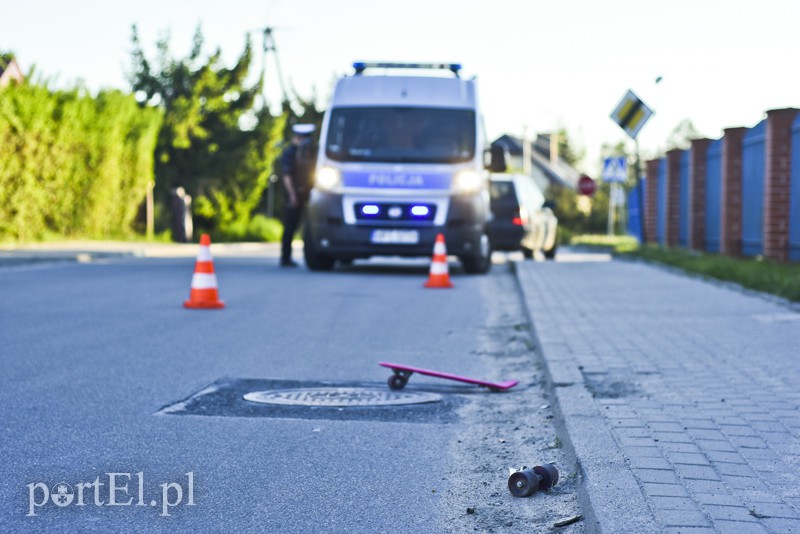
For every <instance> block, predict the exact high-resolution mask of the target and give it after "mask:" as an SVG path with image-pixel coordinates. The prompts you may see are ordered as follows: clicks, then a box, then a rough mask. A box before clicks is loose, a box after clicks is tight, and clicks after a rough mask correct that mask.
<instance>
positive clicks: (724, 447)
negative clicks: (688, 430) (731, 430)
mask: <svg viewBox="0 0 800 534" xmlns="http://www.w3.org/2000/svg"><path fill="white" fill-rule="evenodd" d="M695 443H696V444H697V446H698V447H700V448H701V449H703V450H704V451H721V452H737V450H738V449H737V448H736V447H734V446H733V444H732V443H730V442H728V441H709V440H704V439H698V440H695Z"/></svg>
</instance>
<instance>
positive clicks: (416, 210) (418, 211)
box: [411, 206, 431, 217]
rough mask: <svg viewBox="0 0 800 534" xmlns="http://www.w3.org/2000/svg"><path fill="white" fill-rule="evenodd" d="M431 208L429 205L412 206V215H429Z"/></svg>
mask: <svg viewBox="0 0 800 534" xmlns="http://www.w3.org/2000/svg"><path fill="white" fill-rule="evenodd" d="M430 212H431V210H430V209H429V208H428V206H414V207H412V208H411V215H413V216H414V217H427V216H428V214H429V213H430Z"/></svg>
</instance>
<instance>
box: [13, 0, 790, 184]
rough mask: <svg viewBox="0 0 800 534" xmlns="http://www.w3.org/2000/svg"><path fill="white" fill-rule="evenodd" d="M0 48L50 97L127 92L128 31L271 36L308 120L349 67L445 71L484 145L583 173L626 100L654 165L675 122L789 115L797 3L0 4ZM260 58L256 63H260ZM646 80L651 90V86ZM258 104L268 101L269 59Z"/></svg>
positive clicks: (591, 168) (181, 36)
mask: <svg viewBox="0 0 800 534" xmlns="http://www.w3.org/2000/svg"><path fill="white" fill-rule="evenodd" d="M4 3H5V4H7V5H5V6H3V8H2V10H1V11H0V12H2V13H3V19H4V21H3V24H2V29H1V30H0V51H13V52H14V53H15V54H16V56H17V60H18V63H19V64H20V66H21V68H22V69H23V71H24V72H28V70H29V69H30V68H31V66H33V65H35V66H36V72H37V73H38V74H39V75H40V76H43V77H46V78H48V79H49V80H51V84H53V85H55V86H70V85H72V84H74V83H76V82H80V83H83V84H84V85H85V86H86V87H88V88H89V89H90V90H92V91H95V90H98V89H101V88H119V89H128V83H127V81H126V75H125V74H126V71H127V70H128V69H129V66H130V50H131V44H130V36H131V25H132V24H134V23H135V24H137V25H138V27H139V34H140V38H141V41H142V43H143V45H144V47H145V51H146V52H147V53H149V54H150V56H151V57H152V56H153V54H154V49H155V46H154V44H155V42H156V40H157V38H158V36H159V35H161V34H163V33H164V32H165V31H169V32H170V35H171V43H172V50H173V51H174V53H175V54H177V55H180V56H183V55H185V54H187V53H188V51H189V49H190V46H191V38H192V35H193V33H194V30H195V28H196V26H197V25H198V23H199V24H201V26H202V29H203V33H204V35H205V39H206V51H207V52H211V51H212V50H213V49H214V48H217V47H219V48H220V49H221V50H222V53H223V59H224V60H225V61H226V62H228V64H232V63H233V62H234V61H235V59H236V57H237V56H238V55H239V54H240V53H241V51H242V50H243V48H244V43H245V39H246V37H247V35H248V34H249V35H251V37H252V39H253V44H254V45H255V46H256V48H257V49H258V50H260V47H261V31H260V30H261V29H263V28H264V27H265V26H270V27H273V28H275V29H274V38H275V44H276V47H277V50H278V58H279V60H280V64H281V68H282V71H283V76H284V78H285V80H286V83H287V84H288V85H290V86H291V87H294V88H295V89H296V90H297V92H298V93H299V94H301V95H304V96H310V95H311V94H313V92H314V91H315V92H316V94H317V95H318V98H319V100H320V104H321V106H322V107H325V106H326V105H327V103H326V101H327V98H328V97H329V95H330V92H331V88H332V85H333V82H334V80H335V79H336V78H337V77H338V76H341V75H343V74H349V73H351V72H352V68H351V65H352V62H353V61H354V60H383V61H405V62H431V61H437V62H438V61H442V62H459V63H462V64H463V67H464V68H463V71H462V72H463V75H464V76H468V77H472V76H477V77H478V80H479V82H478V83H479V90H480V98H481V103H482V107H483V113H484V117H485V121H486V128H487V133H488V135H489V137H490V139H494V138H496V137H497V136H499V135H501V134H503V133H511V134H516V135H522V132H523V131H527V132H529V133H531V132H542V133H545V132H548V131H551V130H555V129H559V128H566V129H567V131H568V132H569V134H570V138H571V140H572V141H573V143H574V144H576V145H577V146H578V148H581V149H583V150H584V151H585V153H586V157H585V160H584V162H583V164H582V168H583V170H585V171H587V172H589V173H590V174H592V173H595V174H596V173H597V172H598V171H599V166H600V163H599V161H600V147H601V146H602V144H603V143H612V144H613V143H617V142H619V141H621V140H625V139H626V135H625V134H624V132H622V130H621V129H620V128H619V127H618V126H617V125H616V124H615V123H614V122H613V121H612V120H611V119H610V118H609V114H610V112H611V111H612V109H613V108H614V107H615V106H616V104H617V102H618V101H619V100H620V98H622V96H623V95H624V93H625V92H626V91H627V90H628V89H632V90H633V91H634V92H636V93H637V94H638V95H639V96H640V97H641V98H642V99H643V100H644V101H645V102H646V103H647V104H648V105H649V106H650V107H651V108H653V109H654V110H655V115H654V116H653V117H652V119H651V120H650V122H649V123H648V124H647V125H646V126H645V127H644V129H643V130H642V132H641V133H640V134H639V142H640V146H641V150H642V153H643V154H644V155H645V156H650V157H652V156H655V155H658V153H659V151H660V150H663V149H664V148H665V146H666V141H667V138H668V136H669V133H670V132H671V131H672V130H673V129H674V128H675V126H677V124H678V123H679V122H681V121H682V120H684V119H687V118H688V119H690V120H691V121H692V122H693V123H694V125H695V126H696V127H697V129H698V130H699V131H700V132H701V133H702V134H703V135H705V136H708V137H712V138H715V137H719V136H720V135H721V133H722V132H721V130H722V129H723V128H726V127H731V126H753V125H755V124H757V123H758V122H759V121H760V120H761V119H762V118H763V116H764V112H765V111H766V110H767V109H775V108H782V107H800V68H799V67H798V65H799V64H800V63H798V61H797V54H798V52H799V51H800V46H799V45H800V38H798V36H797V29H798V21H800V1H797V0H760V1H750V0H670V1H655V0H604V1H594V0H549V1H542V0H493V1H492V2H487V1H485V0H481V1H478V0H402V1H391V2H389V1H382V0H366V1H361V0H335V1H333V0H262V1H253V0H226V1H224V2H222V1H211V0H194V1H191V2H189V1H178V0H159V1H156V0H137V2H124V3H123V2H117V1H114V0H102V1H101V0H73V1H71V2H64V1H54V0H26V1H18V0H4ZM260 60H261V58H260V57H259V65H260ZM659 77H661V82H660V83H656V82H655V80H656V79H657V78H659ZM266 84H267V88H266V91H267V97H268V99H269V101H271V102H274V103H275V104H277V103H278V102H279V101H280V92H279V86H278V83H277V78H276V69H275V62H274V58H273V57H268V59H267V82H266Z"/></svg>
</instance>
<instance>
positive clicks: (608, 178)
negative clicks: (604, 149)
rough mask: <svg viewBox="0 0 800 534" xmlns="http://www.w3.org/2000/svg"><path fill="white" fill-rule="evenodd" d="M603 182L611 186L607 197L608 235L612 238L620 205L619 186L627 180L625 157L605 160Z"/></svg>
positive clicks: (620, 190) (620, 188) (620, 189)
mask: <svg viewBox="0 0 800 534" xmlns="http://www.w3.org/2000/svg"><path fill="white" fill-rule="evenodd" d="M602 176H603V181H604V182H608V183H610V184H611V190H610V191H609V195H608V235H609V236H612V235H614V234H615V233H616V232H615V231H614V223H615V219H616V217H617V208H618V207H619V206H620V205H621V204H622V203H621V202H620V200H619V199H620V196H622V195H621V192H622V187H621V186H620V184H622V183H624V182H625V180H626V179H627V178H628V162H627V161H626V160H625V157H624V156H622V157H614V158H606V159H605V160H604V161H603V175H602Z"/></svg>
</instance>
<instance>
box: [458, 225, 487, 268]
mask: <svg viewBox="0 0 800 534" xmlns="http://www.w3.org/2000/svg"><path fill="white" fill-rule="evenodd" d="M478 249H479V250H478V254H476V255H473V256H461V257H460V258H459V259H460V260H461V265H462V266H463V267H464V272H466V273H467V274H486V273H488V272H489V269H491V268H492V241H491V240H490V239H489V236H488V235H486V234H483V235H482V236H481V241H480V246H479V247H478Z"/></svg>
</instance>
